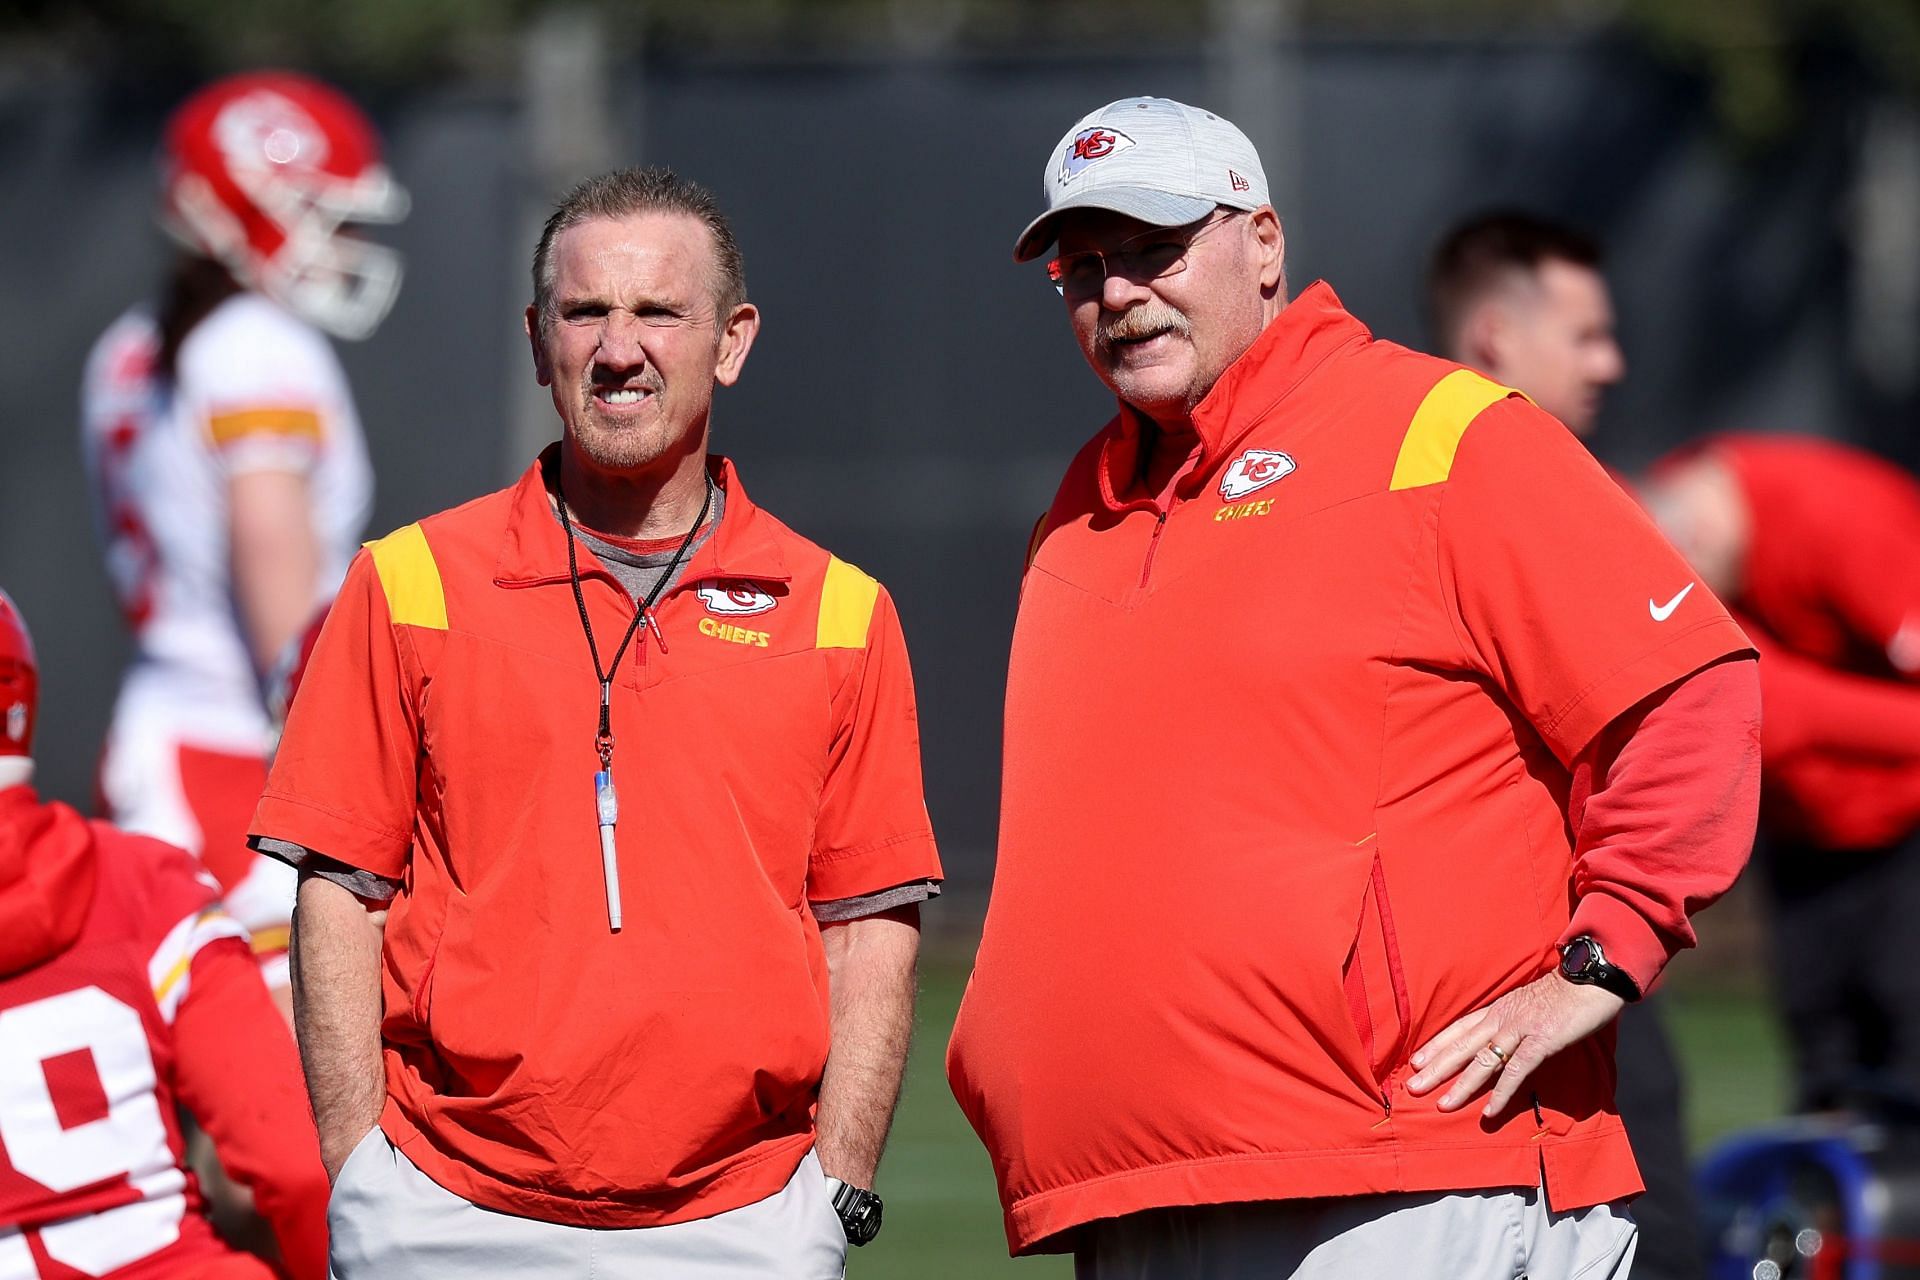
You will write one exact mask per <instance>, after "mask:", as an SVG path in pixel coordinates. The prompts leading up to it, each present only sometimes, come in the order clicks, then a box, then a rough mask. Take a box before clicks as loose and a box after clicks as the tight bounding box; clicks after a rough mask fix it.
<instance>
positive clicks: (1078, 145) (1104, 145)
mask: <svg viewBox="0 0 1920 1280" xmlns="http://www.w3.org/2000/svg"><path fill="white" fill-rule="evenodd" d="M1132 145H1133V139H1132V138H1129V137H1128V136H1127V135H1126V134H1124V133H1121V132H1120V131H1119V130H1118V129H1108V128H1104V127H1101V126H1097V125H1096V126H1095V127H1094V128H1091V129H1082V130H1081V131H1080V132H1079V133H1076V134H1074V135H1073V145H1072V146H1070V147H1068V148H1067V155H1066V159H1064V160H1063V161H1062V162H1061V164H1060V181H1062V182H1065V181H1066V180H1067V179H1069V178H1071V177H1073V176H1074V175H1075V174H1077V173H1079V172H1080V171H1081V170H1082V169H1084V168H1086V167H1087V166H1088V165H1090V164H1092V163H1093V162H1094V161H1095V160H1104V159H1106V158H1107V157H1108V156H1110V155H1112V154H1113V153H1114V152H1116V151H1125V150H1126V149H1127V148H1128V147H1130V146H1132Z"/></svg>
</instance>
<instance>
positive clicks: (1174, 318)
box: [1093, 304, 1193, 353]
mask: <svg viewBox="0 0 1920 1280" xmlns="http://www.w3.org/2000/svg"><path fill="white" fill-rule="evenodd" d="M1163 333H1177V334H1179V335H1180V336H1181V337H1183V338H1191V337H1192V336H1193V323H1192V321H1190V320H1188V319H1187V318H1186V316H1184V315H1182V314H1181V313H1180V312H1178V311H1175V310H1174V309H1173V308H1172V307H1169V306H1166V305H1164V304H1150V305H1147V306H1141V307H1135V308H1133V309H1132V310H1130V311H1122V312H1121V313H1120V314H1119V315H1118V316H1115V317H1114V318H1113V319H1112V320H1110V321H1103V322H1102V323H1101V325H1100V327H1099V329H1098V330H1097V331H1096V332H1095V333H1094V337H1093V341H1094V345H1095V346H1097V347H1098V348H1099V349H1100V350H1101V351H1102V352H1103V353H1105V352H1111V351H1112V350H1113V345H1114V343H1116V342H1135V341H1138V340H1139V339H1142V338H1153V337H1157V336H1159V335H1160V334H1163Z"/></svg>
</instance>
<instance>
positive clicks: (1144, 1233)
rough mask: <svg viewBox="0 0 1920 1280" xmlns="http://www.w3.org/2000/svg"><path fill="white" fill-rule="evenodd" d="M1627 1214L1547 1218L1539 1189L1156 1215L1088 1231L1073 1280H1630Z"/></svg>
mask: <svg viewBox="0 0 1920 1280" xmlns="http://www.w3.org/2000/svg"><path fill="white" fill-rule="evenodd" d="M1636 1243H1637V1231H1636V1228H1635V1227H1634V1225H1633V1218H1632V1217H1631V1216H1630V1215H1629V1214H1628V1213H1627V1211H1626V1206H1625V1205H1624V1204H1617V1205H1604V1204H1603V1205H1596V1206H1594V1207H1593V1208H1591V1209H1579V1210H1575V1211H1574V1212H1571V1213H1549V1212H1548V1211H1547V1207H1546V1203H1545V1199H1544V1197H1542V1195H1541V1194H1540V1191H1539V1190H1538V1189H1537V1188H1536V1189H1534V1190H1530V1191H1485V1192H1473V1193H1464V1194H1457V1195H1432V1194H1419V1195H1378V1196H1340V1197H1334V1198H1328V1199H1324V1200H1274V1201H1265V1202H1261V1203H1258V1204H1223V1205H1202V1206H1198V1207H1195V1208H1180V1209H1150V1210H1148V1211H1146V1212H1145V1213H1134V1214H1128V1215H1127V1216H1126V1217H1124V1218H1109V1219H1107V1220H1105V1221H1102V1222H1096V1223H1094V1224H1092V1226H1090V1227H1088V1228H1087V1235H1086V1238H1085V1241H1084V1243H1082V1244H1081V1246H1080V1248H1079V1249H1078V1251H1077V1252H1076V1253H1075V1255H1074V1270H1073V1273H1074V1276H1075V1277H1076V1280H1361V1278H1363V1277H1365V1278H1370V1277H1375V1276H1381V1277H1384V1276H1392V1277H1394V1280H1523V1278H1524V1280H1626V1275H1627V1272H1628V1269H1629V1268H1631V1267H1632V1265H1633V1250H1634V1246H1635V1244H1636Z"/></svg>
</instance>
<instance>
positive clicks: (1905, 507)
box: [1643, 434, 1920, 1110]
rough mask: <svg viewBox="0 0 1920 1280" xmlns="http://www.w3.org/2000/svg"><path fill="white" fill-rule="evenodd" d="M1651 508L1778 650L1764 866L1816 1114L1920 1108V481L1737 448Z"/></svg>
mask: <svg viewBox="0 0 1920 1280" xmlns="http://www.w3.org/2000/svg"><path fill="white" fill-rule="evenodd" d="M1643 492H1644V496H1645V499H1646V502H1647V506H1648V509H1649V510H1650V511H1651V512H1652V513H1653V515H1654V518H1655V519H1656V520H1658V521H1659V522H1660V525H1661V527H1662V528H1663V529H1664V530H1665V531H1666V534H1667V536H1668V537H1669V538H1671V539H1672V540H1673V543H1674V545H1675V546H1676V547H1678V548H1679V549H1680V550H1681V551H1682V552H1683V553H1684V554H1685V555H1686V556H1687V558H1688V559H1689V560H1690V561H1692V563H1693V566H1694V568H1695V570H1696V571H1697V572H1698V573H1699V575H1700V581H1701V583H1702V584H1703V585H1704V586H1706V587H1707V588H1708V589H1709V590H1711V591H1713V592H1714V593H1716V594H1717V595H1719V596H1720V597H1721V598H1722V599H1723V600H1725V601H1726V602H1727V604H1728V606H1729V607H1730V608H1732V609H1734V610H1735V611H1736V613H1737V614H1739V616H1740V618H1741V622H1742V625H1743V626H1744V627H1745V629H1746V632H1747V634H1748V635H1749V636H1751V637H1752V638H1753V641H1754V644H1755V645H1756V647H1758V648H1759V649H1760V652H1761V654H1762V657H1763V661H1762V662H1761V664H1760V672H1761V690H1762V696H1763V697H1764V698H1765V702H1766V716H1765V719H1764V721H1763V723H1762V726H1761V740H1760V746H1761V768H1762V774H1763V781H1762V785H1761V800H1760V820H1761V828H1762V831H1763V833H1764V835H1765V837H1766V838H1765V840H1764V841H1763V843H1762V849H1761V854H1762V856H1761V857H1760V858H1758V859H1757V860H1756V861H1758V863H1759V864H1760V866H1761V867H1762V868H1763V869H1764V871H1765V873H1766V874H1765V876H1764V880H1763V883H1764V884H1765V885H1766V887H1767V890H1768V894H1769V897H1770V898H1771V905H1772V915H1773V918H1772V928H1771V930H1770V932H1769V937H1770V939H1771V942H1772V946H1773V953H1774V969H1775V980H1776V983H1777V985H1778V987H1779V990H1780V995H1781V1000H1782V1003H1783V1005H1784V1006H1785V1013H1786V1023H1787V1031H1788V1039H1789V1041H1790V1043H1791V1046H1792V1049H1793V1055H1794V1067H1795V1075H1796V1084H1797V1093H1798V1102H1799V1105H1800V1106H1801V1107H1802V1108H1803V1109H1813V1110H1825V1109H1828V1108H1832V1107H1836V1106H1847V1105H1867V1106H1870V1107H1872V1106H1878V1105H1880V1104H1883V1103H1885V1102H1888V1101H1894V1102H1896V1103H1898V1104H1903V1105H1904V1106H1905V1107H1920V976H1916V975H1915V974H1914V972H1913V967H1912V966H1911V965H1909V964H1908V963H1907V956H1906V948H1907V938H1908V936H1909V934H1910V932H1911V929H1912V921H1913V919H1914V918H1915V916H1916V915H1920V480H1916V479H1915V477H1914V476H1912V475H1911V474H1909V473H1908V472H1906V471H1904V470H1902V469H1901V468H1900V467H1897V466H1895V465H1894V464H1892V463H1890V462H1887V461H1886V460H1884V459H1882V458H1879V457H1876V456H1875V455H1873V454H1870V453H1867V452H1865V451H1864V450H1861V449H1856V448H1853V447H1850V446H1848V445H1843V444H1839V443H1836V442H1834V441H1831V440H1821V439H1816V438H1811V437H1806V436H1792V435H1757V434H1728V435H1720V436H1714V437H1711V438H1709V439H1708V440H1706V441H1704V442H1700V443H1697V444H1694V445H1690V446H1688V447H1687V448H1684V449H1681V450H1678V451H1676V452H1675V453H1673V454H1671V455H1669V456H1668V457H1667V458H1665V459H1663V460H1662V461H1661V462H1659V463H1658V464H1656V465H1655V467H1654V469H1653V472H1652V474H1651V475H1650V477H1649V478H1648V480H1647V482H1646V485H1645V488H1644V491H1643Z"/></svg>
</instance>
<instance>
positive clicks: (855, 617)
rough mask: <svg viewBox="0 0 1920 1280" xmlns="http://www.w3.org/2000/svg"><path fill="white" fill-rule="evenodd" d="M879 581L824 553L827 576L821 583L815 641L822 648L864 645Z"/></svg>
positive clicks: (878, 592) (877, 594)
mask: <svg viewBox="0 0 1920 1280" xmlns="http://www.w3.org/2000/svg"><path fill="white" fill-rule="evenodd" d="M879 598H880V584H879V583H877V582H875V581H874V580H873V579H872V578H869V577H868V576H867V575H866V574H864V573H862V572H860V571H859V570H858V569H856V568H854V567H853V566H852V565H850V564H848V563H847V562H846V561H845V560H842V559H841V558H840V557H839V556H828V557H827V579H826V581H825V582H823V583H822V584H821V585H820V630H819V632H818V635H817V637H816V639H815V640H814V644H815V645H816V646H818V647H819V648H822V649H864V648H866V647H867V627H868V626H869V625H870V624H871V623H872V622H873V605H874V602H875V601H876V600H878V599H879Z"/></svg>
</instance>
